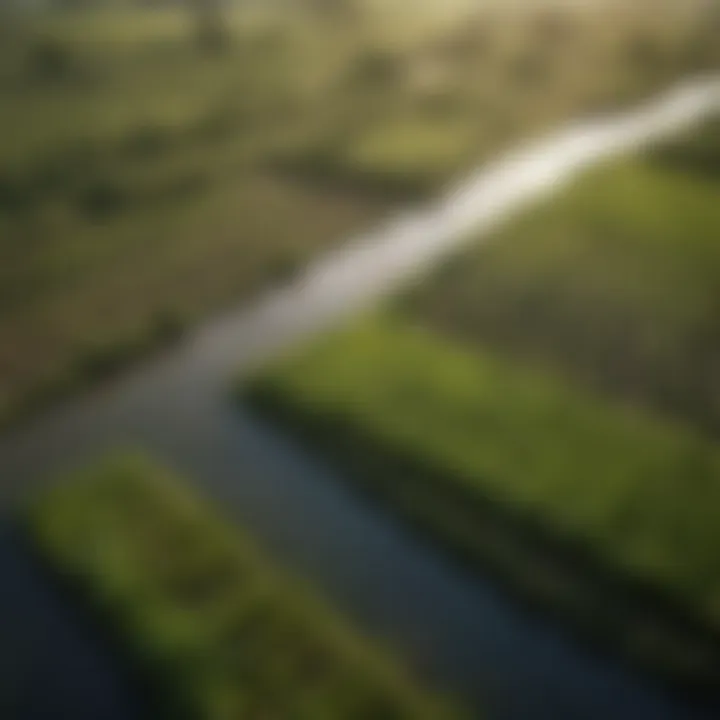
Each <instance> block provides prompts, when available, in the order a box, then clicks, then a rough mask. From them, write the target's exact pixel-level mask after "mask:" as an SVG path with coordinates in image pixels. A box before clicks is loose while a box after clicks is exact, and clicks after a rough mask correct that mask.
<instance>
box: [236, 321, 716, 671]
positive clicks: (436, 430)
mask: <svg viewBox="0 0 720 720" xmlns="http://www.w3.org/2000/svg"><path fill="white" fill-rule="evenodd" d="M240 392H241V394H244V393H249V394H250V397H251V399H253V400H254V402H255V403H256V404H257V406H258V407H259V408H261V409H264V410H265V411H266V412H269V413H270V416H271V417H277V418H280V419H281V420H284V421H285V422H287V423H288V424H289V425H290V427H291V429H293V428H294V429H295V430H296V431H297V432H299V433H300V434H301V435H305V436H307V437H308V438H310V439H311V440H312V441H313V442H314V443H315V444H316V445H318V446H319V447H320V448H322V449H324V450H326V451H327V452H330V453H331V454H333V455H335V456H336V458H337V459H338V460H339V461H340V462H341V467H342V468H343V469H344V470H345V471H347V472H349V473H350V475H351V476H357V477H358V479H359V480H360V481H361V483H362V484H363V485H364V486H366V487H368V488H370V489H371V490H373V491H374V492H378V493H380V494H381V496H383V497H385V498H386V499H389V500H390V502H391V504H393V505H394V506H396V507H398V508H399V509H401V510H403V511H404V512H406V513H408V514H409V515H410V516H411V517H412V518H414V519H415V520H416V521H418V522H419V523H420V525H421V526H422V527H424V528H426V529H430V530H431V531H432V532H433V533H434V534H435V535H436V536H438V537H439V538H440V539H441V540H444V541H446V542H448V543H449V544H451V545H454V546H455V547H456V548H457V549H459V550H460V551H461V552H462V554H463V555H465V556H468V557H469V558H470V559H471V560H473V561H479V562H481V563H484V564H485V565H493V566H495V567H496V569H497V570H499V572H500V573H501V574H502V575H504V576H505V577H506V578H507V579H508V580H509V581H510V582H511V583H513V584H516V585H519V586H520V587H521V589H522V590H523V592H524V593H526V594H527V595H529V596H530V597H533V598H537V599H541V600H543V601H544V602H547V603H548V604H549V605H550V606H551V607H553V608H554V609H556V610H558V609H559V610H560V611H562V612H563V613H565V615H566V619H567V620H570V621H578V622H580V623H584V624H585V625H586V626H587V625H589V626H592V627H585V629H589V630H590V631H592V632H595V633H597V634H599V635H601V636H602V639H603V640H605V641H610V640H611V639H612V641H613V642H616V643H617V644H618V645H620V646H625V649H626V650H628V651H629V652H630V653H631V654H633V655H635V654H637V655H639V656H641V657H642V658H643V660H644V661H648V660H649V662H650V663H651V664H654V665H656V666H658V667H659V669H661V670H662V671H663V672H669V673H670V674H671V675H676V676H684V677H685V679H687V678H688V677H689V678H690V679H691V680H696V679H698V678H700V677H701V676H702V673H703V672H706V671H707V672H709V673H710V674H709V675H708V676H706V679H707V677H710V678H712V677H716V675H714V674H713V673H715V672H717V668H718V665H717V663H718V659H719V658H720V655H718V653H717V648H715V650H709V649H708V647H706V646H705V637H706V636H705V635H704V633H703V632H702V631H700V632H699V633H696V632H695V631H692V632H690V631H688V634H687V637H685V638H682V637H681V636H683V634H684V633H685V630H682V631H681V630H679V629H677V627H676V628H674V629H673V630H668V631H667V634H664V633H665V631H664V630H663V629H662V628H663V626H664V625H665V624H668V625H673V624H677V623H679V622H680V621H679V620H678V617H679V615H677V613H675V610H678V609H679V607H684V608H685V609H686V610H688V612H689V614H690V615H694V616H695V617H696V618H700V619H701V623H705V624H707V625H708V627H709V626H713V627H715V628H717V627H718V626H719V625H720V565H719V564H718V556H719V554H720V527H719V526H718V523H717V512H716V508H717V506H718V502H720V451H718V449H717V447H716V446H714V445H713V444H712V443H710V442H709V441H705V440H703V439H701V438H699V437H697V436H695V435H693V434H692V432H690V431H688V430H687V429H685V428H683V427H682V426H679V425H674V424H672V423H670V422H667V421H663V420H660V419H657V418H654V417H652V416H649V415H647V414H645V413H643V412H642V411H640V410H638V409H635V408H632V407H628V406H621V405H613V404H611V403H609V402H607V401H606V400H604V399H602V398H601V397H599V396H595V395H593V394H590V393H587V392H585V391H584V390H582V389H579V388H576V387H573V386H571V385H570V386H569V385H566V384H565V383H564V382H562V381H560V380H559V379H558V378H557V377H553V376H551V375H549V374H545V373H543V372H539V371H537V370H535V369H530V368H528V367H527V366H525V365H517V364H514V363H513V362H511V361H509V360H507V359H506V358H503V357H499V356H496V355H494V354H493V353H490V352H482V351H477V352H470V351H468V350H467V349H466V348H462V347H461V346H458V345H454V344H452V343H451V342H450V341H448V340H446V339H444V338H442V337H441V336H438V335H437V334H435V333H433V332H431V331H429V330H427V329H425V328H423V327H421V326H417V325H413V323H412V322H410V321H408V320H407V319H406V318H405V319H403V318H400V319H398V318H397V317H390V318H388V317H385V316H383V317H379V318H378V317H375V318H371V319H369V320H366V321H364V322H362V323H360V324H358V325H357V326H354V327H352V328H351V329H348V330H344V331H341V332H336V333H335V334H332V335H330V336H327V337H326V338H323V339H321V340H320V341H318V342H316V343H315V344H313V345H311V346H310V347H308V348H305V349H301V350H300V351H298V352H297V353H296V354H294V355H292V356H290V357H288V358H286V359H284V360H281V361H280V362H279V363H277V364H276V365H275V366H273V367H271V368H268V369H267V370H265V371H263V372H261V373H260V375H259V376H258V377H257V378H255V379H254V381H252V382H251V384H250V386H249V388H246V387H245V386H244V385H243V386H241V388H240ZM633 586H637V587H638V588H639V587H640V586H642V588H643V590H642V593H643V594H642V597H640V595H638V596H637V604H636V605H635V606H634V605H633V603H634V602H635V600H633V599H632V596H633V595H632V594H633V592H634V590H632V589H627V588H632V587H633ZM621 588H626V589H627V592H626V590H621ZM650 588H653V589H652V590H651V589H650ZM638 592H640V591H639V590H638ZM661 598H665V599H662V600H661ZM667 598H675V600H677V601H678V602H679V605H678V606H676V607H675V610H673V611H672V613H671V612H670V610H669V609H668V608H669V605H668V604H667V603H666V599H667ZM661 603H663V604H664V605H663V607H664V609H663V610H662V611H661V610H659V609H658V608H659V607H660V604H661ZM666 610H667V612H666ZM656 611H657V614H656ZM673 613H674V614H673ZM671 615H672V619H671V620H668V618H670V617H671ZM683 617H684V619H683V620H682V622H683V623H685V621H686V620H687V614H685V615H684V616H683ZM656 626H657V627H656ZM678 627H679V625H678ZM684 627H685V626H684ZM687 627H689V626H687ZM658 628H660V629H658ZM691 636H692V639H690V640H688V638H690V637H691ZM707 639H708V642H710V640H709V636H707ZM698 643H699V645H698ZM690 647H692V649H691V650H689V649H688V648H690ZM713 667H714V670H710V669H709V668H713Z"/></svg>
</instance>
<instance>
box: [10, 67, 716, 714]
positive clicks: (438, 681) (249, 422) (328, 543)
mask: <svg viewBox="0 0 720 720" xmlns="http://www.w3.org/2000/svg"><path fill="white" fill-rule="evenodd" d="M719 110H720V78H717V77H705V78H697V79H694V80H692V81H689V82H687V83H685V84H683V85H682V86H679V87H676V88H674V89H672V90H671V91H669V92H667V93H665V94H663V95H662V96H661V97H658V98H656V99H654V100H652V101H651V102H647V103H645V104H643V105H642V106H640V107H638V108H635V109H633V110H631V111H629V112H626V113H623V114H620V115H616V116H607V117H603V118H593V119H591V120H589V121H585V122H580V123H576V124H571V125H568V126H566V127H564V128H561V129H560V130H559V131H557V132H555V133H554V134H552V135H551V136H549V137H545V138H543V139H541V140H539V141H533V142H530V143H527V144H526V145H524V146H523V147H520V148H518V149H517V150H515V151H514V152H512V153H511V154H508V155H505V156H503V157H501V158H499V159H498V160H497V161H495V162H492V163H490V164H488V165H487V166H485V167H484V168H482V169H481V170H479V171H478V172H477V173H476V174H474V175H472V176H471V177H469V178H466V179H465V180H464V181H463V182H461V183H459V184H458V185H457V187H455V188H451V189H450V190H449V191H448V192H447V193H446V194H445V195H443V196H442V197H441V198H440V199H439V200H438V201H437V202H436V203H434V204H432V205H430V206H427V207H424V208H420V209H418V210H409V211H407V212H406V213H404V214H403V215H402V216H399V217H396V218H393V219H391V220H388V221H387V222H386V223H385V224H384V225H383V226H382V227H380V228H377V229H375V230H374V231H372V232H369V233H367V234H364V235H362V236H360V237H357V238H354V239H352V240H351V241H350V242H348V243H346V244H345V245H343V246H342V247H340V248H339V249H338V250H336V251H334V252H331V253H330V254H328V255H326V256H325V257H323V258H322V259H321V260H319V261H318V262H317V263H316V264H314V265H312V266H311V267H309V268H308V270H307V271H306V272H305V273H304V274H303V275H302V276H301V277H299V278H298V279H297V280H296V281H294V282H293V283H291V284H289V285H288V286H286V287H284V288H281V289H278V290H274V291H272V292H270V293H268V294H267V295H266V296H264V297H262V298H260V299H259V300H258V301H257V303H255V304H254V305H252V306H250V307H247V306H246V307H242V308H239V309H237V310H236V311H233V312H229V313H227V314H225V315H223V316H222V317H218V318H216V319H214V320H212V321H211V322H209V323H207V324H206V325H205V326H203V327H201V328H199V329H198V330H197V331H195V332H194V333H192V334H191V335H189V336H188V337H187V338H186V339H185V340H183V341H182V343H180V344H179V345H178V346H176V347H174V348H172V349H171V350H168V351H167V352H165V353H164V354H162V355H159V356H156V357H154V358H152V359H150V360H148V361H147V362H145V363H143V364H141V365H139V366H136V367H135V368H133V369H131V370H130V371H128V372H127V373H126V374H123V375H122V376H120V377H118V378H116V379H114V380H112V381H110V382H107V383H104V384H102V385H101V386H99V387H96V388H95V389H93V390H91V391H90V392H87V393H84V394H82V395H81V396H79V397H77V398H74V399H72V400H70V401H68V402H65V403H62V404H59V405H57V406H55V407H53V408H52V409H50V410H48V411H47V412H45V413H44V414H41V415H39V416H37V417H35V418H34V419H32V420H30V421H28V422H25V423H23V424H22V425H19V426H16V427H15V428H14V429H12V430H11V431H9V432H6V433H5V434H4V435H2V436H0V478H2V483H1V485H0V502H2V507H4V508H8V509H9V508H12V507H13V505H14V503H15V502H17V501H19V500H22V498H23V497H25V496H26V495H27V494H28V493H31V492H32V491H33V490H34V489H36V488H37V487H39V486H40V485H43V484H46V483H48V482H52V478H53V477H57V475H58V473H62V471H64V470H66V469H68V468H72V467H75V466H77V465H81V464H85V463H87V462H89V461H91V460H92V459H93V458H94V457H96V456H98V455H101V454H102V453H103V452H105V451H106V450H108V449H116V448H118V447H120V448H122V447H125V446H127V447H133V448H137V447H139V448H143V449H147V450H148V451H149V452H150V453H152V454H153V455H154V456H157V457H159V458H160V459H161V460H163V461H165V462H167V463H168V464H169V465H171V466H172V467H174V468H176V469H177V470H179V471H180V472H182V473H184V474H185V475H187V476H189V477H191V478H194V479H195V480H196V481H197V482H198V483H199V484H200V485H201V486H202V489H203V491H204V492H206V493H208V494H210V495H211V496H212V497H214V498H215V499H216V500H219V501H220V502H222V503H223V506H224V508H225V509H226V510H227V512H228V513H230V514H231V515H232V516H233V517H234V518H235V519H236V520H237V521H238V522H239V523H241V524H242V525H243V526H245V527H247V528H248V529H249V530H250V531H251V532H252V533H253V534H254V535H255V536H256V537H257V538H258V541H259V542H260V543H262V544H263V545H264V546H265V547H267V548H268V549H269V550H270V551H271V552H272V553H273V554H274V556H275V557H276V558H277V560H278V562H279V563H280V564H282V565H283V566H285V567H287V568H288V569H289V571H290V572H292V573H295V574H296V575H298V576H301V577H303V578H304V579H306V580H307V581H308V582H310V583H311V584H312V585H313V586H314V587H315V588H316V589H317V590H318V592H320V593H322V594H323V595H325V596H326V597H327V598H328V599H329V600H330V601H332V602H333V603H334V604H335V605H336V607H338V608H339V610H341V611H342V612H344V613H345V614H346V615H348V616H349V617H350V618H351V619H352V620H354V621H355V623H356V624H357V625H358V626H359V627H360V628H361V629H363V630H364V631H366V632H367V633H368V634H369V635H371V636H374V637H377V638H379V639H380V640H381V641H382V642H383V643H385V644H386V645H388V646H389V647H391V648H392V649H394V650H395V651H396V652H397V654H398V655H399V656H400V657H401V658H402V659H403V660H404V661H405V662H407V663H408V664H409V665H410V666H412V667H413V668H415V669H416V671H417V672H418V673H419V674H420V676H422V677H427V678H428V681H429V682H432V683H433V684H435V685H437V686H438V687H441V688H444V689H447V690H450V691H452V692H456V693H458V694H459V695H460V696H462V697H464V698H466V699H467V700H468V701H469V702H471V703H473V704H474V705H475V706H476V707H482V708H485V709H486V711H487V713H488V715H489V717H491V718H498V719H500V720H519V719H526V718H529V719H531V720H532V719H535V718H537V719H542V720H544V719H545V718H548V719H550V718H552V719H553V720H556V719H559V718H587V719H590V720H592V719H593V718H603V719H604V718H607V717H614V718H616V719H617V720H621V719H622V718H633V719H635V718H653V719H656V720H663V719H668V720H670V719H675V718H677V719H678V720H679V719H680V718H682V720H691V719H693V718H698V720H699V719H701V718H706V717H707V718H709V717H711V716H713V715H712V714H711V713H709V712H708V713H703V712H701V711H700V710H697V709H694V708H690V707H688V706H687V705H684V704H683V703H682V702H681V700H680V699H678V698H674V697H672V698H671V697H669V696H666V695H665V693H664V692H663V691H662V690H661V689H660V688H657V687H655V686H653V685H652V684H651V683H650V682H649V681H648V680H646V679H645V678H642V677H640V676H637V675H635V674H633V673H632V672H630V671H629V670H627V669H626V668H623V667H620V666H619V665H615V664H614V663H613V662H612V661H610V660H606V659H604V658H601V657H598V656H595V655H594V654H593V653H592V652H591V651H589V650H587V649H585V648H584V647H581V646H578V645H576V644H575V643H574V642H573V641H572V639H571V638H569V637H567V636H566V635H565V634H564V633H563V632H562V631H561V630H560V629H559V628H557V627H556V626H554V625H552V624H550V623H549V622H547V621H546V620H545V619H543V618H542V617H541V616H538V615H535V614H533V613H530V612H528V611H527V610H525V609H522V608H520V607H518V606H516V605H514V604H513V602H512V601H511V600H509V599H508V598H507V597H506V596H505V595H503V594H501V593H500V592H499V591H497V590H496V589H495V588H494V587H493V585H492V583H490V582H489V581H487V580H485V579H483V577H482V576H481V575H477V574H475V575H472V574H470V573H468V572H467V571H465V570H463V569H462V568H460V567H458V566H456V565H455V564H454V563H452V562H451V561H449V560H448V559H447V558H446V557H445V556H444V555H442V553H441V552H439V551H437V550H436V549H434V548H433V547H432V546H431V545H430V544H428V543H427V542H426V541H424V540H421V539H419V538H418V537H417V536H416V535H414V534H412V533H411V532H410V531H408V530H406V529H405V528H403V527H402V525H401V524H400V523H398V522H396V521H395V520H394V519H393V518H392V517H391V516H388V515H386V514H385V513H384V511H383V510H382V509H381V508H379V507H377V506H376V505H374V504H372V503H371V502H370V501H369V500H366V499H363V498H361V497H359V496H358V495H356V494H354V493H353V492H352V490H351V489H350V488H349V487H348V486H347V485H346V484H345V483H343V482H340V481H339V480H338V479H337V478H334V477H333V473H332V472H331V471H330V469H329V468H327V467H326V466H325V465H324V464H323V462H322V460H321V459H319V458H313V457H310V456H308V454H307V453H306V452H305V451H304V450H303V449H302V448H300V447H298V446H297V445H295V444H294V443H293V442H292V441H290V440H288V439H287V438H284V437H281V436H278V435H277V434H276V433H275V432H274V431H273V430H272V429H271V428H268V427H265V426H263V425H262V424H261V423H259V422H258V421H257V419H255V418H254V417H253V416H252V415H251V414H250V413H249V412H248V411H247V410H245V409H244V408H238V407H237V406H236V405H234V404H233V402H232V401H231V398H230V396H229V387H230V384H231V382H232V381H233V379H234V378H235V377H236V376H237V374H239V373H241V372H250V371H251V370H252V368H253V367H255V366H256V365H257V364H258V363H261V362H262V361H264V360H266V359H268V358H270V357H273V356H274V355H276V354H277V353H278V352H281V351H282V350H283V349H285V348H287V347H290V346H291V345H292V344H293V343H295V342H298V341H301V340H302V339H304V338H306V337H308V336H310V335H312V334H313V333H315V332H318V331H320V330H322V329H323V328H325V327H328V326H330V325H332V324H334V323H338V322H340V321H342V320H343V319H344V318H346V317H348V316H349V315H351V314H353V313H355V312H358V311H360V310H361V309H363V308H365V307H368V306H370V305H372V304H373V303H374V302H377V301H378V300H379V299H380V298H382V297H383V296H385V295H386V294H387V293H389V292H391V291H392V290H393V289H394V288H395V287H396V286H397V285H398V284H399V283H401V282H407V281H408V280H409V279H410V278H411V277H412V276H413V275H415V274H418V273H421V272H422V271H423V270H424V269H425V268H427V267H429V266H430V265H431V264H432V263H433V262H435V261H437V260H438V259H439V258H440V257H442V256H443V255H444V254H446V253H448V252H449V251H452V249H453V248H454V247H457V246H458V245H459V244H460V243H462V242H465V241H467V239H468V232H469V231H470V230H472V231H473V237H474V238H476V239H477V238H478V237H479V236H480V235H481V234H482V233H485V234H484V237H488V238H491V237H492V235H491V234H490V233H489V231H490V230H491V229H492V228H493V227H495V226H496V225H497V224H498V223H499V222H502V221H504V220H505V219H507V218H509V217H511V216H513V215H514V214H515V213H516V212H518V211H519V210H521V209H522V208H524V207H526V206H528V205H529V204H531V203H533V202H537V201H539V200H540V199H541V198H542V197H544V196H546V195H548V194H550V193H552V192H555V191H557V190H558V189H559V188H560V187H561V186H562V185H563V184H566V183H568V182H570V181H571V180H572V178H573V177H575V176H576V174H577V173H579V172H581V171H582V170H583V169H585V168H587V167H589V166H591V165H594V164H597V163H598V162H601V161H605V160H607V159H610V158H612V157H614V156H616V155H619V154H621V153H625V152H628V151H629V150H632V149H633V148H635V147H637V146H639V145H641V144H643V143H648V142H651V141H653V140H655V139H658V138H661V137H663V136H665V135H670V134H672V133H674V132H678V131H680V130H681V129H683V128H684V127H687V126H690V125H691V124H693V123H696V122H698V121H700V120H701V119H702V118H703V117H704V116H707V115H709V114H711V113H714V112H717V111H719ZM8 542H10V541H9V540H5V539H4V536H2V537H0V562H2V571H3V573H4V579H3V582H2V584H0V587H2V588H3V589H2V590H1V591H0V610H2V608H3V607H4V608H5V610H4V612H3V622H4V623H8V622H11V621H10V620H9V618H10V616H11V615H12V613H13V609H16V610H17V618H18V623H20V626H22V623H23V622H24V623H25V625H26V626H29V625H31V624H34V623H35V619H34V618H35V617H37V622H38V623H41V622H42V621H43V620H42V619H43V617H44V616H46V615H48V614H51V613H55V615H54V621H55V622H56V623H60V624H62V621H61V620H60V619H59V618H61V617H67V618H68V619H67V622H68V623H69V624H70V625H68V627H70V626H72V628H75V629H74V630H72V629H71V630H68V631H67V633H66V637H65V639H64V640H63V641H62V642H54V643H50V642H42V638H41V637H38V633H35V634H34V636H33V638H34V642H35V643H36V644H35V646H34V647H32V648H26V650H27V652H30V653H31V654H32V653H33V652H34V653H35V656H36V664H37V662H39V660H38V659H40V658H41V659H42V663H43V664H44V666H47V667H49V668H55V669H56V670H57V672H58V673H62V672H63V671H67V669H66V662H65V659H66V658H67V657H68V656H69V655H73V656H74V657H76V658H79V657H85V658H86V659H87V663H90V664H93V662H95V661H93V660H92V658H94V657H97V652H98V649H97V647H95V646H94V645H93V643H92V641H91V640H90V639H89V637H88V633H87V629H83V628H82V627H80V626H79V625H78V619H77V618H71V617H70V615H68V612H69V611H67V609H63V610H62V612H60V610H58V609H57V607H56V605H57V600H56V599H55V598H54V597H52V592H51V590H50V589H47V588H45V589H43V587H41V585H42V583H41V581H39V580H37V579H35V580H33V581H32V582H28V581H27V572H26V570H25V569H22V568H21V569H20V570H19V571H18V567H19V566H21V565H23V561H22V560H18V559H17V558H18V550H17V548H15V547H12V544H10V545H8ZM3 543H4V545H3ZM3 547H6V548H7V550H6V551H5V550H3ZM7 558H11V561H8V560H7ZM23 567H24V566H23ZM10 587H16V588H18V589H17V591H16V592H15V593H14V595H12V597H11V593H9V592H8V588H10ZM21 588H26V589H25V590H22V589H21ZM24 593H27V597H28V598H29V597H30V596H31V595H32V597H33V598H35V599H34V600H33V601H32V602H30V601H29V600H28V602H27V603H26V602H25V601H24V597H25V594H24ZM3 597H4V598H5V601H3ZM41 597H44V598H45V600H44V601H43V602H41V600H39V599H38V598H41ZM26 608H27V614H26V616H25V619H24V620H23V611H24V610H25V609H26ZM66 611H67V612H66ZM33 613H35V615H33ZM58 613H59V614H58ZM12 622H14V621H12ZM81 624H82V623H81V622H80V625H81ZM16 635H17V633H16ZM12 647H13V646H12V643H11V644H9V645H8V644H7V643H6V644H5V645H3V643H2V642H1V641H0V662H4V663H11V660H12V659H11V657H9V654H10V653H12V652H14V651H13V650H12V649H9V648H12ZM15 647H17V645H16V646H15ZM95 664H97V663H95ZM31 665H32V663H31ZM75 665H78V663H75ZM80 665H82V663H80ZM49 672H50V671H49ZM88 682H90V681H88ZM98 682H100V681H98ZM102 682H104V683H105V684H106V686H107V687H108V688H109V689H107V690H106V692H107V693H117V696H118V697H119V698H122V697H125V696H127V695H128V694H129V691H128V690H126V689H125V688H124V686H123V685H122V683H115V685H114V686H113V687H111V688H110V687H109V686H108V685H107V684H108V682H109V680H108V679H107V678H103V679H102ZM58 687H59V685H58V684H57V683H56V686H55V690H56V692H57V693H59V694H62V693H61V692H60V690H58ZM0 689H1V688H0ZM35 690H36V691H37V692H40V691H41V688H35ZM78 698H79V699H78ZM61 700H62V698H58V697H54V696H53V695H52V692H50V694H49V695H48V697H47V702H48V703H49V705H48V707H50V708H54V709H55V710H57V708H58V705H57V703H61ZM125 700H127V703H126V705H127V707H126V709H125V710H124V712H121V713H118V716H119V717H124V718H135V717H137V712H138V711H137V706H136V705H134V704H133V702H132V699H131V698H128V697H125ZM75 702H76V703H78V702H79V703H80V704H81V705H82V702H83V700H82V696H81V695H79V696H78V697H77V698H76V699H75ZM123 702H124V701H123ZM53 703H54V704H53ZM120 704H121V703H120V701H118V704H117V705H116V707H117V706H119V705H120ZM76 706H77V705H76ZM46 709H47V708H46ZM67 712H69V711H66V712H65V714H63V713H60V714H58V713H57V712H55V713H54V714H53V712H52V711H49V714H45V715H43V714H42V712H40V713H39V714H38V712H35V714H33V713H32V712H30V711H28V712H25V714H23V713H22V712H20V713H19V716H18V720H26V719H27V720H29V718H39V717H60V716H68V715H67ZM714 716H715V717H717V716H718V715H717V714H715V715H714ZM78 717H79V715H78ZM103 717H104V715H103Z"/></svg>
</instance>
